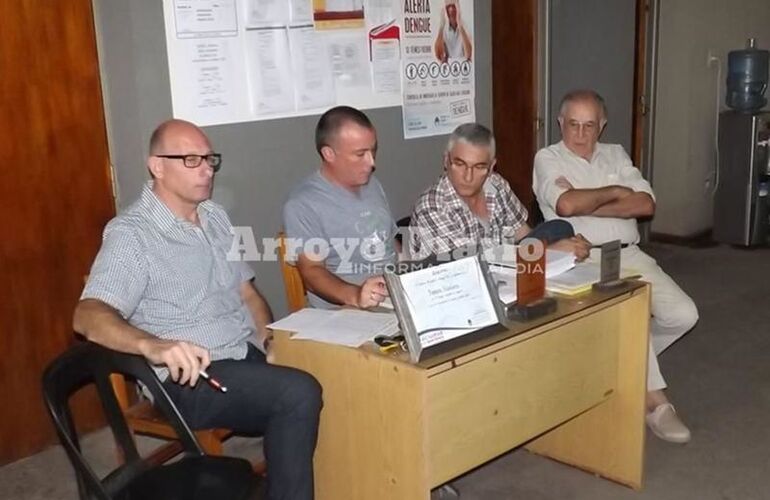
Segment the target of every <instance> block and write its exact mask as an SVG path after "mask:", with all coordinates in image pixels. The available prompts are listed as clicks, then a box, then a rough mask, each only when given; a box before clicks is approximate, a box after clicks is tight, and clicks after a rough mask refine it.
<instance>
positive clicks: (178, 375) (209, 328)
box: [73, 120, 321, 500]
mask: <svg viewBox="0 0 770 500" xmlns="http://www.w3.org/2000/svg"><path fill="white" fill-rule="evenodd" d="M221 165H222V157H221V156H220V155H219V154H218V153H215V152H214V150H213V149H212V147H211V144H210V143H209V140H208V138H207V137H206V135H205V134H204V133H203V131H202V130H201V129H200V128H198V127H197V126H195V125H193V124H192V123H189V122H185V121H182V120H169V121H167V122H164V123H162V124H161V125H160V126H159V127H158V128H157V129H156V130H155V132H154V133H153V134H152V137H151V139H150V151H149V156H148V159H147V168H148V170H149V172H150V175H151V177H152V180H150V181H148V182H147V184H146V185H145V186H144V188H143V189H142V193H141V195H140V197H139V199H138V200H137V201H136V202H134V203H133V204H132V205H130V206H129V207H128V208H126V209H125V210H124V211H123V212H122V213H120V214H119V215H118V216H117V217H115V218H114V219H113V220H111V221H110V222H109V223H108V224H107V227H106V228H105V230H104V237H103V241H102V247H101V249H100V250H99V253H98V255H97V256H96V260H95V261H94V264H93V267H92V268H91V272H90V274H89V278H88V282H87V283H86V287H85V289H84V290H83V294H82V295H81V299H80V302H79V303H78V305H77V308H76V309H75V314H74V318H73V328H74V329H75V331H76V332H78V333H80V334H82V335H83V336H85V337H86V338H87V339H88V340H90V341H92V342H95V343H97V344H101V345H104V346H106V347H108V348H110V349H114V350H117V351H121V352H126V353H130V354H138V355H141V356H144V357H145V358H146V359H147V361H148V362H149V363H150V364H151V365H152V366H153V368H154V369H155V372H156V373H157V375H158V377H159V378H160V379H161V380H162V381H163V385H164V387H165V388H166V390H167V391H168V393H169V396H171V399H172V400H173V401H174V403H175V404H176V406H177V407H178V408H179V411H180V412H181V414H182V416H183V417H184V418H185V420H186V421H187V423H188V424H189V425H190V427H192V428H193V429H207V428H228V429H232V430H233V431H235V432H236V433H238V434H245V435H264V438H265V440H264V448H265V456H266V458H267V462H268V467H269V469H270V474H269V475H268V477H267V498H270V499H278V498H280V499H296V500H308V499H312V498H313V452H314V450H315V445H316V437H317V433H318V417H319V413H320V410H321V388H320V386H319V384H318V382H316V380H315V379H314V378H313V377H312V376H310V375H308V374H307V373H304V372H301V371H299V370H294V369H291V368H286V367H281V366H274V365H271V364H268V363H267V362H266V359H265V355H264V354H263V352H261V351H260V350H262V351H267V348H268V341H269V337H268V335H267V328H266V325H267V324H268V323H270V322H271V320H272V318H271V313H270V308H269V306H268V305H267V302H265V300H264V299H263V298H262V295H260V293H259V292H258V291H257V289H256V287H255V286H254V284H253V279H254V272H253V271H252V270H251V268H250V267H249V266H248V264H246V263H245V262H243V261H230V260H228V259H227V254H228V251H229V249H230V248H231V246H232V238H233V236H232V232H231V230H232V225H231V223H230V219H229V218H228V216H227V213H226V212H225V211H224V209H223V208H222V207H221V206H219V205H217V204H216V203H214V202H212V201H211V200H209V197H210V196H211V189H212V186H213V181H214V174H215V173H216V172H217V171H218V170H219V169H220V167H221ZM257 346H258V347H257ZM201 370H206V371H207V372H208V373H209V374H210V375H211V377H214V378H215V379H217V380H218V381H219V382H221V383H222V384H223V385H224V386H226V387H227V388H228V391H227V393H226V394H223V393H222V392H220V391H218V390H217V389H216V388H214V387H211V386H210V385H208V384H206V383H203V382H202V381H201V380H200V378H199V377H200V375H201Z"/></svg>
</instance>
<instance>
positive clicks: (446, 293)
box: [399, 258, 498, 348]
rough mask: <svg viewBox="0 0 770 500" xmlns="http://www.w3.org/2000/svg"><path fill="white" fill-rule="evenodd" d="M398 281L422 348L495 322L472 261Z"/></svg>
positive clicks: (453, 263)
mask: <svg viewBox="0 0 770 500" xmlns="http://www.w3.org/2000/svg"><path fill="white" fill-rule="evenodd" d="M399 278H400V281H401V286H402V287H403V294H404V298H405V300H406V304H407V307H408V308H409V314H410V316H411V318H412V321H413V323H414V329H415V331H416V333H417V334H418V335H419V339H420V344H421V345H422V347H423V348H426V347H430V346H432V345H435V344H438V343H441V342H444V341H447V340H450V339H453V338H455V337H459V336H461V335H465V334H467V333H471V332H474V331H476V330H480V329H481V328H484V327H486V326H491V325H494V324H497V322H498V318H497V312H496V310H495V307H494V304H493V303H492V299H491V297H490V295H489V290H488V288H487V286H486V283H485V281H484V276H483V274H482V270H481V268H480V267H479V262H478V260H477V259H476V258H465V259H460V260H457V261H454V262H448V263H445V264H441V265H440V266H434V267H429V268H427V269H422V270H419V271H414V272H411V273H408V274H404V275H402V276H400V277H399Z"/></svg>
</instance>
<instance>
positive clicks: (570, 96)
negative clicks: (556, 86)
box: [559, 89, 607, 121]
mask: <svg viewBox="0 0 770 500" xmlns="http://www.w3.org/2000/svg"><path fill="white" fill-rule="evenodd" d="M581 101H592V102H594V103H595V104H596V105H597V106H598V107H599V113H601V116H600V117H599V118H600V119H602V120H605V121H606V120H607V105H606V104H605V103H604V98H603V97H602V96H601V95H599V93H598V92H597V91H595V90H591V89H577V90H571V91H569V92H567V93H566V94H565V95H564V97H562V98H561V104H559V117H563V116H564V113H565V112H566V111H567V106H568V105H570V104H572V103H574V102H581Z"/></svg>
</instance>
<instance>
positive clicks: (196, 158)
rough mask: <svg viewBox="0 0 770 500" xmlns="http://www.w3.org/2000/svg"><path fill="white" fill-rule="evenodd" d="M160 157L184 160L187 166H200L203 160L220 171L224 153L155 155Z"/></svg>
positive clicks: (216, 170)
mask: <svg viewBox="0 0 770 500" xmlns="http://www.w3.org/2000/svg"><path fill="white" fill-rule="evenodd" d="M155 156H157V157H158V158H168V159H169V160H182V164H183V165H184V166H185V167H187V168H198V167H200V165H201V163H203V160H206V163H208V164H209V166H210V167H211V168H212V169H213V170H214V172H218V171H219V167H221V166H222V155H221V154H219V153H209V154H207V155H192V154H190V155H155Z"/></svg>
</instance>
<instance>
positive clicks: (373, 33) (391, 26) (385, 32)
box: [369, 19, 400, 61]
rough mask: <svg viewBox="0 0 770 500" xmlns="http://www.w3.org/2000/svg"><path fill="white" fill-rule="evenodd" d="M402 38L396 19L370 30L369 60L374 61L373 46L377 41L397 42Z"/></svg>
mask: <svg viewBox="0 0 770 500" xmlns="http://www.w3.org/2000/svg"><path fill="white" fill-rule="evenodd" d="M399 37H400V31H399V29H398V25H396V21H395V19H394V20H393V21H390V22H388V23H385V24H380V25H379V26H375V27H374V28H372V29H371V30H369V60H370V61H371V60H372V45H373V44H374V42H375V40H396V41H398V39H399Z"/></svg>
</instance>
